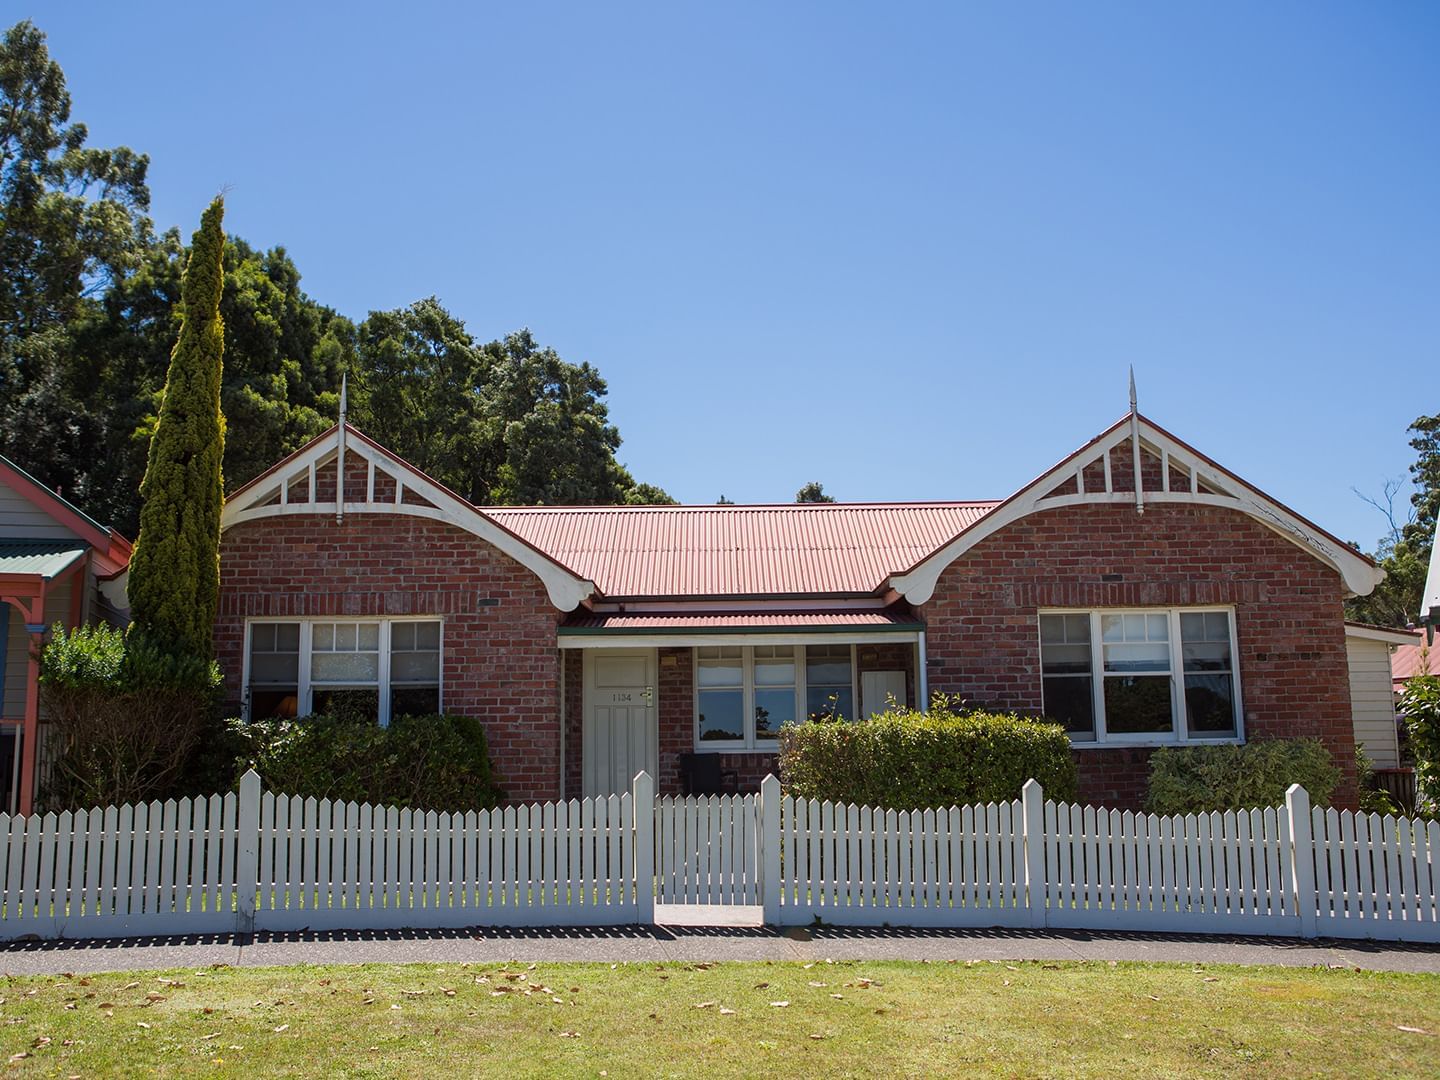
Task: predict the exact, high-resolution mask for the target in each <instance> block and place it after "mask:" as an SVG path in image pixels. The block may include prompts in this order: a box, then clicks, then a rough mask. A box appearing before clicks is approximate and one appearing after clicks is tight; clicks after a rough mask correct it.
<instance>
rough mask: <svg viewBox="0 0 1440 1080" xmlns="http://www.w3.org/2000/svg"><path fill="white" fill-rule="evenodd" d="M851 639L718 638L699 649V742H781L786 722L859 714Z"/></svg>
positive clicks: (753, 745)
mask: <svg viewBox="0 0 1440 1080" xmlns="http://www.w3.org/2000/svg"><path fill="white" fill-rule="evenodd" d="M854 702H855V656H854V648H853V646H850V645H744V646H742V645H715V646H708V647H701V648H697V649H696V650H695V748H696V749H697V750H701V751H706V750H714V751H721V750H766V751H770V750H774V749H776V746H777V743H776V739H777V738H778V736H779V734H780V728H781V727H782V726H783V725H784V724H789V723H793V722H795V721H796V720H799V719H804V718H808V719H811V720H815V719H821V718H829V717H832V716H835V717H843V718H845V719H854V717H855V709H854Z"/></svg>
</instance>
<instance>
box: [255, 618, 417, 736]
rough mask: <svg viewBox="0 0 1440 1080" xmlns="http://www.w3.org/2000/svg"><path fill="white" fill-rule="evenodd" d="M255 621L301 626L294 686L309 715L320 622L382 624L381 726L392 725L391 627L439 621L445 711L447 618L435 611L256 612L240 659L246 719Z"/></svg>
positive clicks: (300, 711)
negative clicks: (302, 615)
mask: <svg viewBox="0 0 1440 1080" xmlns="http://www.w3.org/2000/svg"><path fill="white" fill-rule="evenodd" d="M256 623H261V624H264V625H267V626H268V625H272V624H276V623H285V624H288V625H291V626H295V625H298V626H299V627H300V660H299V664H300V670H299V673H298V676H299V677H298V679H297V683H298V685H297V686H296V688H295V701H296V709H295V712H296V715H297V716H309V715H310V713H311V712H313V711H314V688H313V687H312V685H311V682H310V666H311V643H312V640H313V636H312V635H313V629H314V627H315V626H316V625H319V624H340V623H356V624H358V623H379V624H380V645H379V648H380V671H379V675H378V679H379V685H378V686H377V688H376V689H377V690H378V692H379V694H378V696H379V705H378V706H377V709H376V715H377V718H378V719H379V722H380V726H381V727H389V726H390V689H391V688H390V628H391V627H392V626H393V625H394V624H396V623H439V624H440V650H439V652H440V656H439V660H438V663H439V665H440V670H439V687H438V692H437V699H438V706H437V707H438V709H439V711H440V712H444V711H445V620H444V618H442V617H439V616H436V615H384V616H379V615H323V616H317V617H309V618H304V619H293V618H286V617H285V616H283V615H255V616H251V617H249V618H247V619H246V620H245V647H244V657H243V659H242V661H241V668H240V670H241V675H240V687H241V701H242V703H243V713H244V716H245V719H246V720H247V721H248V720H249V719H250V636H251V630H250V628H251V627H252V626H253V625H255V624H256ZM338 685H342V684H339V683H334V684H332V683H329V682H326V683H323V684H321V686H322V688H324V687H329V686H338Z"/></svg>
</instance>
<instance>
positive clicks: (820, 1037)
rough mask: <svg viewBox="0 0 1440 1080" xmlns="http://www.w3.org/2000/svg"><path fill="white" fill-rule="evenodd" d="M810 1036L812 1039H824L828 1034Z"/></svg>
mask: <svg viewBox="0 0 1440 1080" xmlns="http://www.w3.org/2000/svg"><path fill="white" fill-rule="evenodd" d="M810 1037H811V1038H812V1039H823V1038H826V1036H824V1035H811V1036H810Z"/></svg>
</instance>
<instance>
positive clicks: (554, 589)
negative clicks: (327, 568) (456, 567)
mask: <svg viewBox="0 0 1440 1080" xmlns="http://www.w3.org/2000/svg"><path fill="white" fill-rule="evenodd" d="M339 430H340V429H339V428H338V427H337V428H335V429H333V430H332V431H331V432H330V433H329V435H327V436H324V437H322V438H319V439H316V440H315V441H314V442H312V443H311V444H310V445H309V446H307V447H305V448H304V449H303V450H301V451H300V452H299V453H298V454H297V455H295V457H293V458H291V459H290V460H289V461H287V462H286V463H285V464H284V467H283V468H279V467H277V470H276V477H277V478H278V479H277V480H276V481H275V482H271V481H267V482H266V483H264V484H257V485H255V486H253V487H250V488H247V489H245V490H243V491H241V492H240V493H239V495H238V496H237V497H236V498H234V499H233V500H231V501H228V502H227V503H226V504H225V508H224V510H222V511H221V514H220V530H221V532H224V531H225V530H226V529H228V528H230V527H232V526H234V525H239V524H241V523H243V522H247V521H262V520H265V519H267V518H272V517H283V516H286V515H289V514H337V515H340V514H404V515H407V516H409V517H420V518H429V519H431V520H433V521H442V522H445V523H446V524H448V525H454V526H455V527H456V528H460V529H464V530H465V531H466V532H469V533H472V534H473V535H475V536H478V537H480V538H481V539H482V540H484V541H486V542H487V543H489V544H490V545H492V546H493V547H495V548H498V549H499V550H500V551H502V552H504V553H505V554H506V555H508V556H510V558H512V559H514V560H515V561H516V562H518V563H519V564H520V565H521V566H523V567H525V568H526V569H527V570H529V571H531V572H532V573H533V574H535V576H536V577H538V578H539V579H540V580H541V581H542V582H543V583H544V584H545V589H546V592H547V593H548V594H549V597H550V602H551V603H552V604H553V605H554V606H555V607H556V608H558V609H559V610H561V611H573V610H574V609H575V608H577V607H579V606H580V604H581V603H583V602H584V601H585V600H586V599H588V598H589V597H590V596H592V595H593V594H594V592H595V584H594V582H591V581H586V580H585V579H583V578H580V577H577V576H576V575H575V574H573V573H571V572H570V571H569V570H567V569H565V568H564V567H563V566H561V565H560V564H559V563H557V562H555V561H554V560H552V559H550V558H549V557H548V556H546V555H544V554H542V553H541V552H539V551H537V550H536V549H535V548H533V547H531V546H530V545H529V544H527V543H525V542H524V541H523V540H521V539H520V538H519V537H517V536H515V535H514V534H513V533H510V532H508V531H506V530H505V529H502V528H501V527H500V526H499V525H497V524H496V523H495V522H494V521H492V520H491V519H490V518H488V517H486V516H485V514H484V513H483V512H482V511H480V510H477V509H476V508H475V507H473V506H471V505H470V504H469V503H467V502H464V501H463V500H461V499H460V498H458V497H457V496H455V495H452V494H451V493H450V492H448V491H446V490H445V489H444V488H442V487H440V486H439V485H438V484H436V483H435V482H434V481H432V480H430V479H429V478H428V477H426V476H425V475H424V474H423V473H420V472H417V471H415V470H414V469H412V468H411V467H410V466H408V465H406V464H405V463H404V462H403V461H401V460H400V459H399V458H397V457H394V456H393V455H391V454H389V453H387V452H385V451H383V450H377V449H375V448H374V447H372V446H370V444H369V443H366V442H365V441H364V440H363V439H355V440H353V441H348V442H347V443H346V450H347V452H348V453H354V454H359V455H360V456H361V457H362V458H364V459H365V460H366V461H367V462H368V463H369V465H370V467H371V468H372V469H373V468H374V467H375V466H376V465H383V466H384V469H383V471H385V472H387V473H390V474H391V475H393V476H394V477H395V502H394V503H381V502H376V501H374V500H373V498H372V499H371V500H370V501H367V502H344V503H339V504H337V503H336V502H333V501H332V502H324V503H322V502H318V501H316V499H315V495H316V486H315V470H316V468H317V467H318V466H321V465H325V464H328V463H329V462H330V461H331V459H332V457H335V458H338V455H339V441H340V436H339ZM402 473H404V474H406V478H403V479H402V475H401V474H402ZM302 475H308V476H309V478H310V491H309V498H308V499H307V500H306V501H305V502H302V503H296V502H289V501H286V502H282V503H280V504H277V505H274V506H265V505H263V504H264V503H266V502H267V501H268V500H269V499H271V498H272V497H273V496H274V495H275V483H276V482H278V483H279V484H280V489H281V490H282V491H284V490H285V489H286V488H287V487H288V485H289V484H291V483H292V482H294V480H296V479H298V478H299V477H300V476H302ZM343 484H344V477H342V476H340V475H339V474H338V471H337V474H336V485H337V486H336V489H335V490H336V494H337V497H339V498H343V497H344V491H345V489H344V486H343ZM407 488H408V490H410V491H413V492H414V493H415V494H417V495H419V496H420V497H422V498H424V499H425V500H426V501H428V502H430V503H432V504H433V505H432V506H416V505H413V504H409V503H402V502H401V497H402V494H403V492H404V490H406V489H407Z"/></svg>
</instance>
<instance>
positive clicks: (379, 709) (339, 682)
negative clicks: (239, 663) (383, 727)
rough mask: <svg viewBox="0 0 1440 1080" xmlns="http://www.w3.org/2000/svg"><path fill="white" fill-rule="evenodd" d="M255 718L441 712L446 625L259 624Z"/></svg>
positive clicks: (252, 650) (251, 701) (253, 628)
mask: <svg viewBox="0 0 1440 1080" xmlns="http://www.w3.org/2000/svg"><path fill="white" fill-rule="evenodd" d="M248 629H249V635H250V640H249V645H248V648H247V653H246V671H245V679H246V683H245V700H246V707H247V714H248V715H249V717H250V718H251V719H257V720H258V719H261V718H265V717H292V716H306V715H309V714H311V713H322V712H345V713H349V714H351V715H356V714H358V715H362V716H366V717H369V718H370V719H372V720H376V721H378V722H380V723H382V724H388V723H389V722H390V717H391V716H398V715H404V714H421V713H435V712H439V711H440V708H441V701H440V697H441V695H440V671H441V663H440V623H439V622H438V621H436V620H433V619H431V620H413V619H383V620H377V619H343V620H342V619H326V620H311V621H304V622H252V623H250V624H249V628H248Z"/></svg>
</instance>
